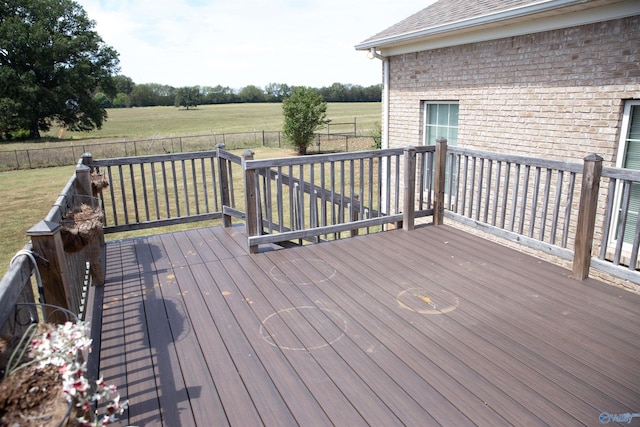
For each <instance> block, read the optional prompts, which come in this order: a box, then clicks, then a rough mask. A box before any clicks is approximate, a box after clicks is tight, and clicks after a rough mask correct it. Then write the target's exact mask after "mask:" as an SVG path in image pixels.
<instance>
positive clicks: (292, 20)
mask: <svg viewBox="0 0 640 427" xmlns="http://www.w3.org/2000/svg"><path fill="white" fill-rule="evenodd" d="M77 1H78V3H79V4H81V5H82V6H83V7H84V9H85V10H86V11H87V14H88V15H89V18H91V19H93V20H94V21H96V30H97V31H98V33H99V34H100V35H101V36H102V38H103V40H104V41H105V42H106V43H107V44H108V45H110V46H112V47H114V48H115V49H116V50H117V51H118V52H119V53H120V66H121V73H122V74H124V75H126V76H129V77H131V78H132V79H133V81H134V82H136V83H161V84H168V85H171V86H174V87H180V86H189V85H203V86H215V85H218V84H220V85H223V86H230V87H233V88H241V87H244V86H247V85H257V86H262V87H263V86H264V85H266V84H268V83H272V82H273V83H286V84H289V85H307V86H314V87H321V86H329V85H331V84H332V83H334V82H339V83H352V84H359V85H363V86H368V85H372V84H377V83H379V82H380V78H381V77H380V76H381V71H380V67H381V66H380V63H379V61H377V60H376V61H371V60H369V59H368V58H367V57H366V54H365V53H364V52H358V51H356V50H355V49H354V45H356V44H357V43H359V42H361V41H362V40H364V39H366V38H368V37H369V36H371V35H373V34H376V33H378V32H379V31H382V30H384V29H385V28H387V27H389V26H390V25H393V24H395V23H396V22H398V21H400V20H401V19H404V18H405V17H407V16H409V15H411V14H413V13H415V12H417V11H419V10H420V9H422V8H424V7H426V5H428V4H429V3H431V2H432V1H433V0H430V1H427V2H416V1H411V0H395V1H390V0H351V1H349V0H347V1H343V0H322V1H321V0H246V1H245V0H213V1H209V0H129V1H127V0H77Z"/></svg>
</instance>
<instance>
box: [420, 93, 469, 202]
mask: <svg viewBox="0 0 640 427" xmlns="http://www.w3.org/2000/svg"><path fill="white" fill-rule="evenodd" d="M430 105H457V106H458V122H457V123H456V126H455V128H456V129H457V130H459V129H460V101H423V102H422V107H423V108H422V109H423V117H422V130H423V135H422V144H423V145H426V146H429V145H435V143H436V141H435V138H432V140H431V141H429V138H427V135H428V134H429V132H428V127H429V124H428V123H427V120H428V118H429V106H430ZM448 119H449V118H448ZM446 128H447V129H451V128H453V126H451V125H450V123H449V120H447V126H446ZM440 136H445V135H437V136H436V138H438V137H440ZM445 137H446V136H445ZM447 144H448V145H453V146H455V145H457V144H458V137H457V136H456V138H455V140H454V141H451V140H449V138H447ZM432 172H433V171H426V173H425V180H429V179H433V173H432ZM449 179H451V178H450V177H449V176H446V177H445V195H446V196H450V195H449ZM454 187H455V185H454ZM424 188H425V189H426V188H427V182H425V183H424ZM449 202H450V203H449V204H450V205H455V203H456V201H455V196H451V199H450V201H449Z"/></svg>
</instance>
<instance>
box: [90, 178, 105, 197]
mask: <svg viewBox="0 0 640 427" xmlns="http://www.w3.org/2000/svg"><path fill="white" fill-rule="evenodd" d="M108 186H109V180H108V179H107V177H106V176H104V174H102V173H92V174H91V188H92V189H93V195H94V196H95V195H97V194H99V193H102V190H103V189H105V188H107V187H108Z"/></svg>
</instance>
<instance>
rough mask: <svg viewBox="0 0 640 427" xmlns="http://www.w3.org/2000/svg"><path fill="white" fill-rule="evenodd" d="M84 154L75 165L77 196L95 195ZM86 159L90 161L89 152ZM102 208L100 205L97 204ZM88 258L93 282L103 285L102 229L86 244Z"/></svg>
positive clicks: (103, 246)
mask: <svg viewBox="0 0 640 427" xmlns="http://www.w3.org/2000/svg"><path fill="white" fill-rule="evenodd" d="M85 159H86V157H85V155H83V156H82V164H80V165H78V166H77V167H76V194H77V195H79V196H87V197H96V194H95V192H94V190H93V186H92V185H91V168H90V167H89V166H87V165H86V163H85ZM88 161H91V154H89V158H88ZM98 207H99V208H100V209H102V206H100V205H99V206H98ZM87 255H88V258H89V269H90V270H91V276H92V278H93V282H94V284H95V285H97V286H102V285H104V266H105V265H106V251H105V242H104V231H103V229H102V228H100V229H99V230H98V234H97V236H96V239H94V240H91V241H90V242H89V244H88V246H87Z"/></svg>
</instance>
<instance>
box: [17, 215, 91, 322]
mask: <svg viewBox="0 0 640 427" xmlns="http://www.w3.org/2000/svg"><path fill="white" fill-rule="evenodd" d="M61 229H62V226H61V225H60V224H58V223H53V222H50V221H44V220H43V221H40V222H39V223H37V224H36V225H34V226H33V227H31V228H30V229H29V230H28V231H27V235H28V236H29V237H30V238H31V243H32V246H33V251H34V252H35V253H37V254H38V255H39V257H37V263H38V270H39V271H40V277H41V279H42V287H43V290H44V298H45V302H46V303H47V304H52V305H55V306H58V307H62V308H65V309H67V310H71V311H73V312H76V313H77V309H78V307H73V306H72V298H71V291H70V289H71V288H70V283H69V282H70V278H69V273H68V271H67V263H66V262H65V253H64V246H63V244H62V237H61V235H60V230H61ZM44 260H46V262H45V261H44ZM49 320H50V321H52V322H58V323H64V321H65V320H66V317H65V316H64V315H63V314H62V313H52V315H51V317H50V318H49Z"/></svg>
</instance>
